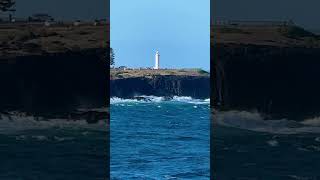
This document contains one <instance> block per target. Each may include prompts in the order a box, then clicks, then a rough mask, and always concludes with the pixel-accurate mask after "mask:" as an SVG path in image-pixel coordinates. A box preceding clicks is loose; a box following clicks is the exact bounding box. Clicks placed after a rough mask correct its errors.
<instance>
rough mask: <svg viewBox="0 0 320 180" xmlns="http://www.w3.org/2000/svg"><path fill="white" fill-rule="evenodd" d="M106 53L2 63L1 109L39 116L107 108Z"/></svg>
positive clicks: (53, 55)
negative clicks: (80, 109)
mask: <svg viewBox="0 0 320 180" xmlns="http://www.w3.org/2000/svg"><path fill="white" fill-rule="evenodd" d="M105 55H106V50H105V49H87V50H82V51H79V52H75V51H73V52H63V53H50V54H42V55H32V56H17V57H12V58H5V59H1V60H0V82H1V88H0V102H1V103H0V109H1V111H2V112H7V111H22V112H27V113H29V114H33V115H39V116H53V117H54V116H55V115H56V116H61V115H62V114H65V115H68V114H70V113H71V112H74V111H76V110H77V109H79V108H82V109H92V108H99V107H106V106H107V98H108V91H107V90H108V87H109V83H108V63H107V60H106V59H105V57H106V56H105Z"/></svg>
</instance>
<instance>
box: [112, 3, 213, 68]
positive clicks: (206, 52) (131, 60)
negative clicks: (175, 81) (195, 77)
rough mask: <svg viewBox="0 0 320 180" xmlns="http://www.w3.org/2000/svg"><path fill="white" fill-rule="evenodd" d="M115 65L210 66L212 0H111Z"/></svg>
mask: <svg viewBox="0 0 320 180" xmlns="http://www.w3.org/2000/svg"><path fill="white" fill-rule="evenodd" d="M110 18H111V47H112V48H113V49H114V51H115V54H116V57H115V58H116V59H115V61H116V66H122V65H124V66H128V67H153V66H154V55H155V52H156V50H159V52H160V65H161V67H163V68H203V69H206V70H209V68H210V26H209V24H210V1H209V0H201V1H195V0H134V1H133V0H111V12H110Z"/></svg>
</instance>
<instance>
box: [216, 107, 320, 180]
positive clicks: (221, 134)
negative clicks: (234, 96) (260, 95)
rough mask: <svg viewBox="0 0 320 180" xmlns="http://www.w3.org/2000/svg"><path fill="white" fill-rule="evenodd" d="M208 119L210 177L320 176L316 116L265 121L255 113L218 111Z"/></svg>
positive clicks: (293, 179)
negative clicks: (210, 145) (210, 136)
mask: <svg viewBox="0 0 320 180" xmlns="http://www.w3.org/2000/svg"><path fill="white" fill-rule="evenodd" d="M212 120H213V121H214V123H213V124H214V128H213V129H214V133H213V136H212V142H213V143H212V144H213V148H212V153H213V156H212V162H213V166H214V167H213V171H214V174H215V178H214V179H217V180H230V179H235V180H244V179H246V180H318V179H320V171H319V167H320V126H319V125H320V119H311V120H305V121H303V122H295V121H290V120H285V119H281V120H267V121H265V120H262V118H261V116H260V115H259V114H257V113H249V112H226V113H219V112H218V113H217V115H216V116H215V118H213V119H212ZM230 172H232V173H230Z"/></svg>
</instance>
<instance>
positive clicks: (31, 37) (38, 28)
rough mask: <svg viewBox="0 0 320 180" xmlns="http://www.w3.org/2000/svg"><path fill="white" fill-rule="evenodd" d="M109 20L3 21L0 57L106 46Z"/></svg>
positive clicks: (0, 37)
mask: <svg viewBox="0 0 320 180" xmlns="http://www.w3.org/2000/svg"><path fill="white" fill-rule="evenodd" d="M108 26H109V25H108V24H100V25H96V26H95V25H93V23H83V24H81V25H79V26H74V25H73V24H72V23H63V24H53V25H50V26H45V25H44V23H14V24H0V57H1V58H6V57H12V56H25V55H41V54H44V53H60V52H67V51H80V50H83V49H94V48H107V47H108V43H109V33H108V30H109V28H108Z"/></svg>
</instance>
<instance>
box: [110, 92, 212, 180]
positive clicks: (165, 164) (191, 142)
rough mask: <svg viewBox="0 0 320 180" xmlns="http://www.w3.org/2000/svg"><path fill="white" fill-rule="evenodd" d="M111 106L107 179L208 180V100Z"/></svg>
mask: <svg viewBox="0 0 320 180" xmlns="http://www.w3.org/2000/svg"><path fill="white" fill-rule="evenodd" d="M111 103H112V104H111V177H112V179H128V180H131V179H146V180H152V179H157V180H158V179H159V180H161V179H199V180H202V179H203V180H208V179H209V174H210V169H209V156H210V149H209V138H210V137H209V136H210V135H209V134H210V133H209V132H210V130H209V128H210V126H209V123H210V120H209V113H210V108H209V101H208V100H193V99H191V98H186V97H184V98H183V97H180V98H178V97H175V98H174V99H173V100H170V101H165V100H163V98H159V97H158V98H157V97H153V98H152V99H151V101H147V102H146V101H137V100H123V99H118V98H113V99H112V100H111Z"/></svg>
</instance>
